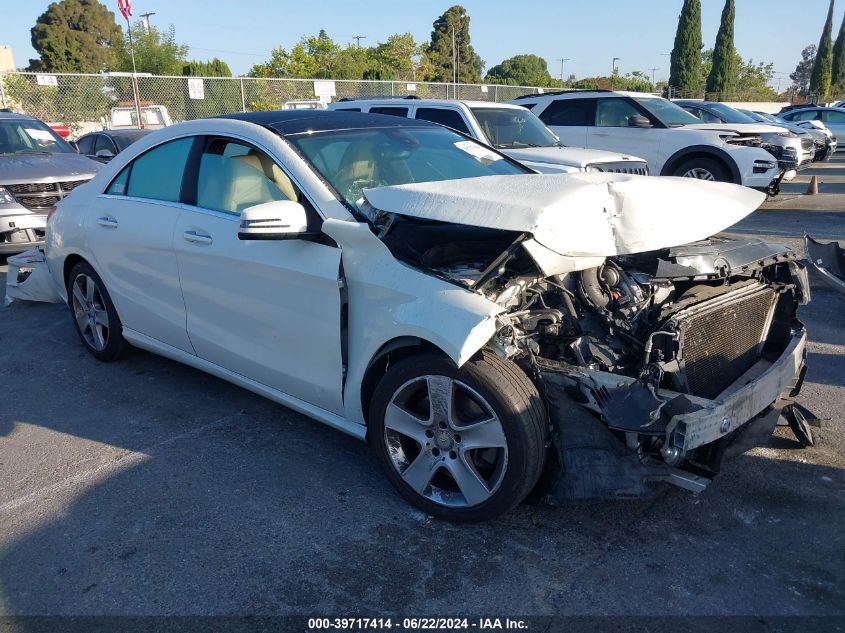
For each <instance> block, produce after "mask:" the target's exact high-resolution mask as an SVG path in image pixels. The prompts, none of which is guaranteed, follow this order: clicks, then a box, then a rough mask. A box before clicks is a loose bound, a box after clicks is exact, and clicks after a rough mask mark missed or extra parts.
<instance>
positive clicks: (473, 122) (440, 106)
mask: <svg viewBox="0 0 845 633" xmlns="http://www.w3.org/2000/svg"><path fill="white" fill-rule="evenodd" d="M329 110H340V111H351V112H369V113H372V114H390V115H394V116H401V117H407V118H409V119H421V120H424V121H430V122H431V123H437V124H439V125H445V126H446V127H449V128H452V129H453V130H456V131H458V132H461V133H463V134H466V135H467V136H471V137H472V138H474V139H476V140H478V141H481V142H482V143H486V144H487V145H490V146H492V147H495V148H496V149H497V150H499V151H500V152H502V153H503V154H505V155H507V156H509V157H510V158H513V159H514V160H517V161H519V162H520V163H522V164H523V165H526V166H527V167H530V168H531V169H533V170H535V171H538V172H540V173H544V174H560V173H573V172H585V171H603V172H613V173H622V174H637V175H642V176H647V175H648V163H647V162H646V161H645V160H643V159H642V158H638V157H636V156H632V155H630V154H620V153H619V152H605V151H599V150H591V149H583V148H580V147H577V148H576V147H566V146H565V145H563V144H561V142H560V139H558V138H557V137H556V136H555V135H554V134H553V133H552V132H551V131H550V130H549V129H548V128H547V127H546V126H545V125H543V123H542V122H541V121H540V119H538V118H537V117H536V116H534V115H533V114H532V113H531V112H526V111H525V108H523V107H520V106H515V105H510V104H507V103H495V102H492V103H491V102H487V101H459V100H453V99H448V100H443V99H417V98H415V97H398V98H397V97H382V98H377V99H345V100H342V101H338V102H336V103H332V104H331V105H330V106H329Z"/></svg>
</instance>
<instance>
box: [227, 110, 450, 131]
mask: <svg viewBox="0 0 845 633" xmlns="http://www.w3.org/2000/svg"><path fill="white" fill-rule="evenodd" d="M216 118H219V119H236V120H239V121H246V122H247V123H254V124H256V125H260V126H262V127H266V128H270V129H272V130H273V131H275V132H277V133H278V134H281V135H282V136H287V135H292V134H302V133H303V132H329V131H335V130H360V129H368V128H389V127H408V128H411V127H417V128H420V127H436V128H440V127H441V126H439V125H437V124H435V123H429V122H428V121H421V120H419V119H406V118H404V117H397V116H391V115H389V114H365V113H362V112H348V111H341V110H274V111H270V112H237V113H235V114H224V115H222V116H219V117H216Z"/></svg>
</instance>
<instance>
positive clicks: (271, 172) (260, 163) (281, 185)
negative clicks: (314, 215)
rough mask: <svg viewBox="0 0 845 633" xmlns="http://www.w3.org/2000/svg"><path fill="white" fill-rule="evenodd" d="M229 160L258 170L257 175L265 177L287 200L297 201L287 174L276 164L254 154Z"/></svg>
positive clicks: (294, 190)
mask: <svg viewBox="0 0 845 633" xmlns="http://www.w3.org/2000/svg"><path fill="white" fill-rule="evenodd" d="M231 160H234V161H238V162H239V163H241V164H244V165H249V166H250V167H252V168H253V169H256V170H258V172H259V173H261V174H263V175H264V176H266V177H267V178H268V179H269V180H270V181H271V182H272V183H273V184H275V185H276V187H278V189H279V191H281V192H282V193H283V194H284V196H285V197H286V198H287V199H288V200H293V201H298V199H299V197H298V196H297V195H296V189H295V188H294V186H293V183H292V182H291V180H290V178H288V176H287V174H285V172H283V171H282V170H281V169H280V168H279V166H278V165H277V164H276V163H274V162H273V161H272V160H270V159H269V158H267V157H266V156H259V155H258V154H256V153H253V152H250V153H249V154H247V155H245V156H233V157H232V159H231Z"/></svg>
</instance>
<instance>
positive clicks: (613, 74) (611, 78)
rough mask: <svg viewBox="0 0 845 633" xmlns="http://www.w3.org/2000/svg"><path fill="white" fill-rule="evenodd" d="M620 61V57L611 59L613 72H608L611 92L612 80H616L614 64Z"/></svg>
mask: <svg viewBox="0 0 845 633" xmlns="http://www.w3.org/2000/svg"><path fill="white" fill-rule="evenodd" d="M618 61H622V58H621V57H614V58H613V70H611V71H610V89H611V90H613V80H614V79H615V78H616V62H618Z"/></svg>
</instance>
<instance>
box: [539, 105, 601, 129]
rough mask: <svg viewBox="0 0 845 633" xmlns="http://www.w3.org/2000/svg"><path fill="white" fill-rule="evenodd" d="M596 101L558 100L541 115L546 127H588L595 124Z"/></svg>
mask: <svg viewBox="0 0 845 633" xmlns="http://www.w3.org/2000/svg"><path fill="white" fill-rule="evenodd" d="M595 106H596V101H595V99H558V100H557V101H552V102H551V103H550V104H549V105H548V107H547V108H546V109H545V110H543V111H542V112H541V113H540V115H539V116H540V120H541V121H542V122H543V123H545V124H546V125H559V126H561V127H586V126H592V125H593V124H594V123H595V114H594V112H595Z"/></svg>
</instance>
